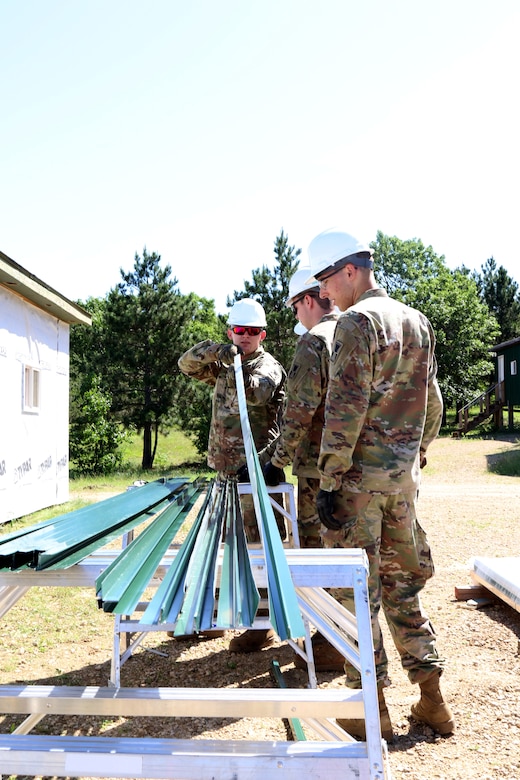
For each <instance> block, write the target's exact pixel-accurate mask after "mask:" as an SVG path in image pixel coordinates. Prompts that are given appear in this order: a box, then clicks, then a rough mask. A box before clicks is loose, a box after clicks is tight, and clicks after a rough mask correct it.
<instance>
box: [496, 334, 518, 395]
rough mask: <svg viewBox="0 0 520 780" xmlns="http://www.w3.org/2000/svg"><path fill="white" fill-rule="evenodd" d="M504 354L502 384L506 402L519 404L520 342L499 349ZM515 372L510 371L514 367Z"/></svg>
mask: <svg viewBox="0 0 520 780" xmlns="http://www.w3.org/2000/svg"><path fill="white" fill-rule="evenodd" d="M499 354H503V355H504V385H505V400H506V403H508V404H510V405H512V406H520V343H518V344H512V345H511V346H509V347H505V348H504V349H503V350H500V353H499ZM515 361H516V374H513V373H512V369H514V368H515Z"/></svg>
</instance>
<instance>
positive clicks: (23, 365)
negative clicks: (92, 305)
mask: <svg viewBox="0 0 520 780" xmlns="http://www.w3.org/2000/svg"><path fill="white" fill-rule="evenodd" d="M71 323H84V324H87V325H89V324H90V323H91V318H90V315H89V314H88V313H87V312H86V311H84V310H83V309H81V308H80V307H79V306H77V305H76V304H74V303H73V302H72V301H69V300H68V299H67V298H64V297H63V296H61V295H60V294H59V293H57V292H56V291H55V290H53V289H52V288H50V287H48V286H47V285H46V284H45V283H44V282H42V281H40V280H39V279H37V278H36V277H35V276H33V275H32V274H30V273H29V272H28V271H26V270H25V269H24V268H22V267H21V266H19V265H18V264H17V263H15V262H14V261H13V260H11V259H10V258H8V257H7V256H6V255H4V254H3V253H2V252H0V522H2V523H3V522H5V521H7V520H12V519H14V518H17V517H21V516H22V515H26V514H28V513H30V512H34V511H36V510H38V509H42V508H44V507H47V506H52V505H53V504H58V503H62V502H64V501H66V500H67V499H68V495H69V489H68V480H69V469H68V451H69V430H68V423H69V327H70V324H71Z"/></svg>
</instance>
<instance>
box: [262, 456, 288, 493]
mask: <svg viewBox="0 0 520 780" xmlns="http://www.w3.org/2000/svg"><path fill="white" fill-rule="evenodd" d="M262 471H263V472H264V479H265V484H266V485H269V487H275V486H276V485H279V484H280V482H285V472H284V470H283V469H279V468H278V466H275V465H273V463H271V461H270V460H268V461H267V463H266V464H265V465H264V467H263V468H262Z"/></svg>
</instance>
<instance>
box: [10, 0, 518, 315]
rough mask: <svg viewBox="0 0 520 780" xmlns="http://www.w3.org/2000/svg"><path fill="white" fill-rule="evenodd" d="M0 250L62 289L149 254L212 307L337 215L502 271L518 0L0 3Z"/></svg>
mask: <svg viewBox="0 0 520 780" xmlns="http://www.w3.org/2000/svg"><path fill="white" fill-rule="evenodd" d="M0 30H1V31H2V46H1V49H0V67H1V72H2V75H3V78H2V79H1V81H0V105H1V106H2V119H1V121H0V148H1V156H0V250H2V251H3V252H5V253H6V254H7V255H9V256H10V257H11V258H12V259H14V260H16V262H18V263H20V264H21V265H22V266H24V267H25V268H26V269H27V270H28V271H30V272H31V273H33V274H36V276H38V277H39V278H40V279H42V280H43V281H44V282H46V283H47V284H49V285H51V286H52V287H54V288H55V289H57V290H58V291H59V292H60V293H62V294H63V295H65V296H67V297H68V298H71V299H73V300H75V299H78V298H81V299H83V300H84V299H86V298H87V297H89V296H96V297H103V296H104V295H105V294H106V293H107V292H108V290H109V289H110V288H111V287H114V286H115V285H116V284H117V283H118V282H119V281H120V273H119V269H120V268H121V267H122V268H124V270H126V271H129V270H131V269H132V267H133V263H134V255H135V253H136V252H138V253H139V254H141V253H142V250H143V247H144V246H146V248H147V250H148V251H149V252H154V251H155V252H157V253H158V254H160V255H161V256H162V259H163V261H164V262H165V263H168V264H169V265H170V266H171V267H172V270H173V275H174V276H175V277H176V278H177V279H178V282H179V289H180V291H181V292H182V293H188V292H191V291H193V292H196V293H198V294H199V295H202V296H206V297H209V298H214V299H215V301H216V306H217V311H221V312H225V311H226V306H225V300H226V295H227V294H228V293H232V291H233V290H234V289H242V288H243V283H244V280H250V279H251V271H252V269H253V268H258V267H260V266H262V265H264V264H265V265H268V266H269V267H271V268H272V267H273V264H274V254H273V245H274V241H275V239H276V237H277V236H278V235H279V233H280V230H281V229H282V228H283V230H284V231H285V232H286V233H287V235H288V237H289V241H290V243H291V244H292V245H295V246H296V247H301V248H302V250H303V253H304V255H305V251H306V248H307V246H308V244H309V242H310V241H311V239H312V238H313V237H314V236H315V235H316V234H317V233H319V232H321V231H322V230H324V229H326V228H328V227H331V226H333V225H340V226H343V227H344V228H345V229H347V230H348V231H349V232H351V233H353V234H355V235H356V236H357V237H359V238H361V239H364V240H367V241H371V240H373V239H374V238H375V235H376V231H377V230H382V231H383V232H384V233H388V234H390V235H396V236H398V237H399V238H401V239H409V238H420V239H422V241H423V242H424V243H425V244H427V245H428V244H431V245H432V247H433V249H434V250H435V251H436V252H437V253H438V254H443V255H445V257H446V261H447V263H448V265H449V266H450V267H452V268H454V267H456V266H458V265H461V264H464V265H466V266H467V267H469V268H476V269H478V270H480V267H481V266H482V264H483V263H485V261H486V260H487V258H488V257H490V256H491V255H493V256H494V258H495V260H496V261H497V264H498V265H503V266H505V267H506V268H507V270H508V272H509V274H510V275H511V276H512V277H513V278H514V279H515V280H516V281H518V282H520V248H519V247H520V244H519V242H518V238H517V227H518V214H519V205H520V204H519V195H518V187H519V182H520V110H519V109H518V96H519V87H518V82H519V75H520V46H519V45H518V41H519V40H520V4H519V3H518V0H493V1H492V2H491V1H490V0H436V2H426V0H320V2H316V0H261V1H260V0H257V1H256V2H255V0H191V1H190V2H186V0H183V1H182V2H181V1H180V0H149V1H148V2H143V0H109V1H108V2H107V0H88V1H87V2H85V0H45V2H42V0H2V2H1V3H0Z"/></svg>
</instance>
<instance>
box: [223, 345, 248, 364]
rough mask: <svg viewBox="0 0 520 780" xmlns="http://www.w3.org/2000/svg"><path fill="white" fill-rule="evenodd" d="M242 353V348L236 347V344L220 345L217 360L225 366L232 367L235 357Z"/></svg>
mask: <svg viewBox="0 0 520 780" xmlns="http://www.w3.org/2000/svg"><path fill="white" fill-rule="evenodd" d="M243 351H244V350H243V349H242V347H237V346H236V344H222V345H221V346H220V347H219V348H218V350H217V358H218V360H220V362H221V363H224V365H225V366H232V365H233V361H234V360H235V358H236V356H237V355H241V354H242V353H243Z"/></svg>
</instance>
